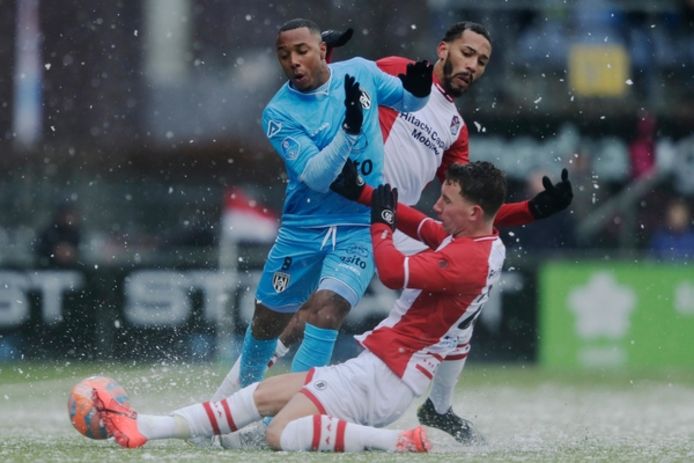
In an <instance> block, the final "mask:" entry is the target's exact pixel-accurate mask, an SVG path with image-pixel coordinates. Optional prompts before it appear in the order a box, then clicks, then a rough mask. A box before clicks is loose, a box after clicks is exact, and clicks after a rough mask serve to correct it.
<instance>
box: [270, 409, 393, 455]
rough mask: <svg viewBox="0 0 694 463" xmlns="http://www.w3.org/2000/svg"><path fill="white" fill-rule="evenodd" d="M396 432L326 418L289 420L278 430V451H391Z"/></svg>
mask: <svg viewBox="0 0 694 463" xmlns="http://www.w3.org/2000/svg"><path fill="white" fill-rule="evenodd" d="M399 435H400V432H399V431H394V430H392V429H380V428H374V427H371V426H362V425H360V424H354V423H348V422H346V421H344V420H340V419H337V418H333V417H331V416H328V415H312V416H304V417H302V418H299V419H296V420H294V421H291V422H289V423H288V424H287V426H286V427H285V428H284V430H283V431H282V435H281V436H280V446H281V447H282V450H293V451H305V450H314V451H328V452H360V451H363V450H368V449H379V450H387V451H391V452H392V451H395V446H396V444H397V442H398V436H399Z"/></svg>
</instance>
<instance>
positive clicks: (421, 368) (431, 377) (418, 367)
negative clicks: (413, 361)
mask: <svg viewBox="0 0 694 463" xmlns="http://www.w3.org/2000/svg"><path fill="white" fill-rule="evenodd" d="M414 367H415V368H416V369H417V370H419V372H420V373H421V374H423V375H424V376H426V377H427V378H429V379H433V378H434V375H432V374H431V372H430V371H429V370H427V369H426V368H424V367H423V366H421V365H420V364H417V365H415V366H414Z"/></svg>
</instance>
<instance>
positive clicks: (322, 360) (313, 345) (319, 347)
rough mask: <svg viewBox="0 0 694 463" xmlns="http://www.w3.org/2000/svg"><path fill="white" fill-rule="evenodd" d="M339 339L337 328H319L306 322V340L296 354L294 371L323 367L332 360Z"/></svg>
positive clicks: (293, 363) (293, 365) (293, 364)
mask: <svg viewBox="0 0 694 463" xmlns="http://www.w3.org/2000/svg"><path fill="white" fill-rule="evenodd" d="M336 340H337V330H331V329H327V328H318V327H317V326H314V325H311V324H310V323H306V327H305V328H304V340H303V341H302V342H301V346H299V350H297V351H296V354H295V355H294V361H293V362H292V371H307V370H310V369H311V368H312V367H322V366H323V365H327V364H328V363H329V362H330V357H332V356H333V348H334V347H335V341H336Z"/></svg>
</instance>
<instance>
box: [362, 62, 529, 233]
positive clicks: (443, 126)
mask: <svg viewBox="0 0 694 463" xmlns="http://www.w3.org/2000/svg"><path fill="white" fill-rule="evenodd" d="M412 62H413V61H412V60H410V59H407V58H402V57H399V56H389V57H386V58H381V59H379V60H378V61H376V64H377V65H378V67H379V68H380V69H381V70H382V71H383V72H386V73H388V74H391V75H394V76H397V75H398V74H404V73H405V72H406V71H407V65H408V64H409V63H412ZM378 119H379V122H380V124H381V134H382V136H383V146H384V157H383V175H384V177H385V181H386V182H387V183H390V185H391V186H394V187H397V189H398V200H399V201H400V202H402V203H405V204H408V205H414V204H417V202H419V199H420V197H421V195H422V190H424V188H425V187H426V186H427V185H428V184H429V182H431V181H432V180H433V179H434V176H436V177H437V178H438V179H439V180H440V181H442V182H443V180H444V178H445V176H446V170H447V169H448V166H450V165H451V164H454V163H461V164H467V163H468V162H470V156H469V149H468V127H467V124H465V121H464V120H463V117H462V116H461V115H460V113H459V112H458V108H457V107H456V105H455V101H454V100H453V98H451V97H450V96H449V95H448V94H447V93H446V91H445V90H444V89H443V87H441V85H440V83H439V82H438V81H437V80H436V78H434V83H433V84H432V88H431V94H430V95H429V101H428V102H427V104H426V105H425V106H424V107H423V108H422V109H420V110H419V111H416V112H412V113H400V112H397V111H395V110H393V109H391V108H387V107H383V106H381V107H379V108H378ZM534 220H535V219H534V218H533V216H532V215H531V214H530V210H529V209H528V202H527V201H520V202H515V203H506V204H504V205H503V206H501V210H500V211H499V213H498V214H497V218H496V222H495V223H494V225H495V226H497V227H499V226H501V227H508V226H515V225H525V224H528V223H531V222H533V221H534Z"/></svg>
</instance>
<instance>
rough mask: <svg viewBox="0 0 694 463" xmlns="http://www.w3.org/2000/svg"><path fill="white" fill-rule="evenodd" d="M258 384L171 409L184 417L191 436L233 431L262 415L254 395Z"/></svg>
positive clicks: (258, 418)
mask: <svg viewBox="0 0 694 463" xmlns="http://www.w3.org/2000/svg"><path fill="white" fill-rule="evenodd" d="M258 384H259V383H253V384H251V385H250V386H247V387H244V388H243V389H241V390H240V391H238V392H236V393H235V394H233V395H231V396H230V397H227V398H226V399H222V400H220V401H210V402H203V403H200V404H195V405H189V406H188V407H183V408H179V409H178V410H175V411H174V412H173V413H174V414H176V415H180V416H182V417H183V418H184V419H185V420H186V422H187V423H188V427H189V428H190V434H191V436H193V437H197V436H212V435H213V434H227V433H230V432H234V431H236V430H238V429H240V428H242V427H244V426H246V425H248V424H250V423H253V422H255V421H258V420H260V419H261V418H262V417H261V416H260V413H258V408H257V407H256V405H255V400H254V399H253V393H254V392H255V390H256V389H257V387H258Z"/></svg>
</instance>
